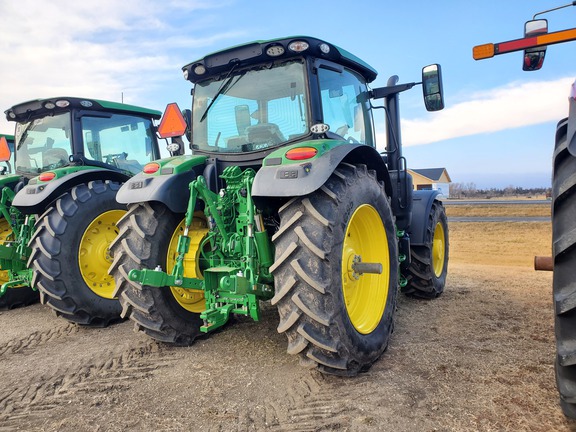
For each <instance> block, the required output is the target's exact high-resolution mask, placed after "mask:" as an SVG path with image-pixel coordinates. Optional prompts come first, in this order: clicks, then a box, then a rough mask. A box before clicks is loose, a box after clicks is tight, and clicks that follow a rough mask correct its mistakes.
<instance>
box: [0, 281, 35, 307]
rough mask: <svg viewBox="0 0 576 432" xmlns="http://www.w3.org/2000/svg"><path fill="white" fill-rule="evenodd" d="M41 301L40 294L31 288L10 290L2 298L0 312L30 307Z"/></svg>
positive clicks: (24, 287) (0, 298)
mask: <svg viewBox="0 0 576 432" xmlns="http://www.w3.org/2000/svg"><path fill="white" fill-rule="evenodd" d="M39 301H40V294H38V291H35V290H33V289H32V288H30V287H29V286H23V287H18V288H9V289H8V290H6V292H5V293H4V295H3V296H2V297H0V311H4V310H10V309H14V308H17V307H21V306H28V305H31V304H34V303H38V302H39Z"/></svg>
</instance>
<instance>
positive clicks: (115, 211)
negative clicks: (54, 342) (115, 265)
mask: <svg viewBox="0 0 576 432" xmlns="http://www.w3.org/2000/svg"><path fill="white" fill-rule="evenodd" d="M119 188H120V185H119V184H118V183H115V182H109V181H105V182H103V181H92V182H89V183H87V184H80V185H78V186H75V187H74V188H72V189H71V190H70V191H69V192H67V193H65V194H64V195H62V196H61V197H60V198H59V199H58V200H57V201H56V202H55V203H54V205H53V206H51V207H50V208H48V209H47V210H46V211H45V212H44V214H42V215H41V216H40V217H39V218H38V221H37V222H36V226H35V232H34V234H33V236H32V239H31V240H30V247H31V248H32V253H31V255H30V258H29V260H28V267H29V268H31V269H32V270H33V278H32V285H33V286H36V287H37V288H38V289H39V290H40V299H41V301H42V303H44V304H47V305H48V306H50V307H51V308H52V309H53V310H54V311H55V313H56V315H58V316H61V317H63V318H65V319H67V320H68V321H71V322H74V323H77V324H81V325H86V326H95V327H104V326H107V325H108V324H110V323H111V322H113V321H117V320H120V311H121V308H120V303H119V302H118V300H117V299H115V298H114V297H113V292H114V280H113V278H112V277H111V276H109V275H108V273H107V270H108V267H109V265H110V262H111V258H110V254H109V246H110V243H111V242H112V240H114V238H115V237H116V234H117V228H116V223H117V222H118V220H119V219H120V217H121V216H122V215H123V214H124V213H125V209H124V207H123V206H122V205H120V204H118V203H117V202H116V192H117V191H118V189H119Z"/></svg>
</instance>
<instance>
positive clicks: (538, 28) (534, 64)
mask: <svg viewBox="0 0 576 432" xmlns="http://www.w3.org/2000/svg"><path fill="white" fill-rule="evenodd" d="M546 33H548V21H547V20H545V19H539V20H531V21H527V22H526V24H524V37H525V38H529V37H535V36H540V35H543V34H546ZM545 55H546V46H541V47H536V48H527V49H525V50H524V59H523V62H522V70H525V71H535V70H538V69H540V68H541V67H542V64H543V63H544V56H545Z"/></svg>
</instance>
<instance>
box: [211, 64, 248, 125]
mask: <svg viewBox="0 0 576 432" xmlns="http://www.w3.org/2000/svg"><path fill="white" fill-rule="evenodd" d="M243 76H244V73H242V74H240V75H234V76H231V77H229V78H228V79H227V80H226V81H224V83H222V85H221V86H220V88H219V89H218V91H217V92H216V94H215V95H214V97H213V98H212V100H211V101H210V103H209V104H208V106H207V107H206V111H204V114H202V117H200V123H202V122H203V121H204V119H205V118H206V116H207V115H208V111H210V108H212V105H214V102H216V100H217V99H218V98H219V97H220V95H221V94H223V93H224V92H225V91H226V90H230V89H231V88H232V87H233V86H234V85H236V83H237V82H238V81H240V78H242V77H243ZM234 78H238V79H237V80H236V81H235V82H234V83H233V84H232V81H233V80H234Z"/></svg>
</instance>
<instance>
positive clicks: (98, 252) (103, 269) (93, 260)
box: [63, 210, 126, 299]
mask: <svg viewBox="0 0 576 432" xmlns="http://www.w3.org/2000/svg"><path fill="white" fill-rule="evenodd" d="M125 213H126V211H125V210H110V211H107V212H104V213H102V214H100V215H99V216H98V217H97V218H95V219H94V220H93V221H92V222H91V223H90V225H88V228H86V231H84V235H83V236H82V239H81V240H80V246H79V248H78V264H79V266H80V273H81V274H82V278H83V279H84V282H86V285H87V286H88V288H90V289H91V290H92V291H93V292H94V293H95V294H97V295H99V296H100V297H104V298H107V299H112V298H114V297H113V296H112V293H113V292H114V278H113V277H112V276H110V275H109V274H108V268H109V267H110V264H111V263H112V257H111V256H110V249H109V248H110V243H112V241H113V240H114V239H115V238H116V236H117V235H118V228H116V223H117V222H118V220H119V219H120V218H121V217H122V216H123V215H124V214H125ZM64 247H66V246H64ZM63 264H64V265H66V263H63Z"/></svg>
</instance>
